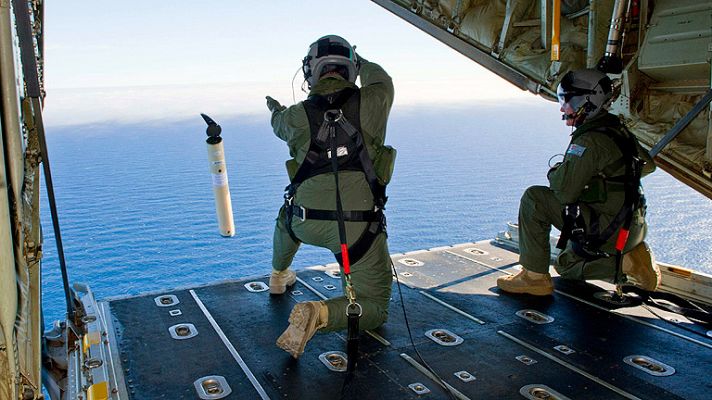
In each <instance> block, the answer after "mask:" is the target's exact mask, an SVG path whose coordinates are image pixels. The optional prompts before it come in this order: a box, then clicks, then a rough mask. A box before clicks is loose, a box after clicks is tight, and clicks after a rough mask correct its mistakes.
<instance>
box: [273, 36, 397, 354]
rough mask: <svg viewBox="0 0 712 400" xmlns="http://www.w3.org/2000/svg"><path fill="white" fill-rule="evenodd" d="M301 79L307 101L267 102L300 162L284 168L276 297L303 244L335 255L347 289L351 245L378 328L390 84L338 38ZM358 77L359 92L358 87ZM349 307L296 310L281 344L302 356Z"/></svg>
mask: <svg viewBox="0 0 712 400" xmlns="http://www.w3.org/2000/svg"><path fill="white" fill-rule="evenodd" d="M303 72H304V78H305V80H306V81H307V83H308V84H309V88H310V92H309V96H308V98H307V100H305V101H302V102H299V103H297V104H295V105H293V106H291V107H284V106H282V105H281V104H279V102H277V101H276V100H274V99H272V98H271V97H269V96H268V97H267V107H268V108H269V109H270V111H271V112H272V127H273V129H274V133H275V134H276V135H277V136H278V137H279V138H280V139H282V140H284V141H285V142H287V145H288V146H289V152H290V155H291V156H292V157H294V158H293V159H291V160H289V161H287V171H288V174H289V177H290V181H291V184H290V185H289V186H288V187H287V189H286V191H287V192H286V194H285V204H284V206H283V207H282V208H281V209H280V211H279V216H278V217H277V223H276V226H275V230H274V248H273V256H272V268H273V271H272V275H271V277H270V282H269V287H270V292H271V293H272V294H282V293H284V292H285V291H286V289H287V287H288V286H291V285H293V284H294V283H295V280H296V273H295V272H294V271H292V270H290V269H289V266H290V264H291V263H292V259H293V258H294V255H295V254H296V252H297V250H298V249H299V245H300V243H301V242H304V243H307V244H311V245H315V246H319V247H324V248H327V249H329V250H331V252H332V253H334V255H335V256H336V258H337V261H339V263H340V264H341V273H342V274H341V277H342V286H343V287H344V289H345V291H346V290H347V287H346V285H347V282H346V279H345V276H344V265H343V264H344V263H342V261H345V259H344V258H343V257H342V250H343V249H345V248H346V247H345V246H343V245H342V244H344V241H345V242H346V244H347V246H348V247H347V248H348V252H347V256H348V258H349V260H348V261H350V263H349V264H350V268H351V274H350V283H351V287H352V288H353V292H351V293H355V300H356V302H357V303H358V304H359V305H360V306H361V310H362V314H361V317H360V321H359V326H360V329H362V330H368V329H373V328H376V327H379V326H380V325H381V324H383V323H384V322H385V321H386V318H387V317H388V302H389V299H390V295H391V283H392V274H391V269H390V264H391V261H390V255H389V252H388V245H387V243H386V231H385V227H386V226H385V217H384V215H383V208H384V205H385V201H386V196H385V185H386V184H387V183H388V181H389V180H390V176H391V173H392V171H393V162H394V158H395V150H394V149H393V148H391V147H390V146H384V139H385V135H386V122H387V119H388V114H389V112H390V109H391V105H392V104H393V83H392V81H391V78H390V76H388V74H387V73H386V72H385V71H384V70H383V69H382V68H381V67H380V66H378V65H377V64H374V63H371V62H368V61H366V60H364V59H363V58H361V57H359V56H358V55H356V54H355V52H354V50H353V48H352V47H351V45H350V44H349V43H348V42H347V41H346V40H344V39H343V38H341V37H339V36H335V35H329V36H324V37H322V38H320V39H319V40H317V41H316V42H314V43H313V44H312V45H311V46H310V48H309V52H308V54H307V56H306V57H305V58H304V60H303ZM359 74H360V76H361V86H362V87H361V88H359V87H358V86H356V84H355V81H356V76H357V75H359ZM332 149H335V150H336V151H332ZM333 153H336V161H334V160H333V159H332V156H333V155H334V154H333ZM335 171H338V172H335ZM337 179H338V187H337ZM337 203H338V204H340V206H337ZM339 208H341V210H339ZM339 217H341V218H342V219H341V222H339ZM340 225H341V226H342V227H343V228H345V229H343V230H342V232H340V229H339V226H340ZM348 290H350V288H348ZM348 304H349V299H348V298H347V297H346V296H341V297H337V298H333V299H329V300H326V301H309V302H301V303H298V304H296V305H295V306H294V309H293V310H292V313H291V315H290V316H289V322H290V325H289V327H288V328H287V329H286V330H285V331H284V333H282V335H281V336H280V337H279V338H278V339H277V345H278V346H279V347H280V348H282V349H284V350H285V351H287V352H289V353H290V354H291V355H292V356H293V357H294V358H298V357H299V356H300V355H301V354H302V353H303V352H304V347H305V346H306V343H307V341H308V340H309V339H311V337H312V336H313V335H314V333H315V332H316V331H317V330H318V331H320V332H329V331H337V330H343V329H346V327H347V316H346V307H347V305H348Z"/></svg>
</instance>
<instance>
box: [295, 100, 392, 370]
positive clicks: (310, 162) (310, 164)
mask: <svg viewBox="0 0 712 400" xmlns="http://www.w3.org/2000/svg"><path fill="white" fill-rule="evenodd" d="M303 104H304V108H305V110H306V113H307V117H308V119H309V125H310V131H311V142H310V144H309V150H308V152H307V155H306V157H305V158H304V162H302V164H301V165H300V167H299V169H298V170H297V172H296V174H295V175H294V178H292V181H291V183H290V185H289V186H287V187H286V188H285V195H284V208H285V212H286V217H287V223H286V226H287V231H288V232H289V235H290V236H291V237H292V239H293V240H294V241H296V242H299V241H300V240H299V238H297V236H296V235H295V234H294V231H293V230H292V220H293V219H294V218H295V217H296V218H299V219H301V220H302V221H305V220H307V219H312V220H323V221H337V223H338V228H339V240H340V243H341V252H339V253H335V254H334V256H335V257H336V260H337V262H338V263H339V264H340V265H341V266H342V267H343V269H344V278H345V281H346V287H345V294H346V297H347V299H348V300H349V304H348V306H347V307H346V316H347V318H348V333H347V346H346V348H347V360H348V362H347V372H349V373H353V372H354V370H355V367H356V360H357V357H358V331H359V328H358V322H359V317H360V316H361V314H362V308H361V305H360V304H358V303H357V302H356V295H355V291H354V288H353V285H352V284H351V264H355V263H356V262H358V261H359V260H360V259H361V258H362V257H363V256H364V255H365V254H366V252H367V251H368V249H369V248H370V247H371V245H372V244H373V241H374V240H375V239H376V236H378V234H380V233H381V232H386V218H385V216H384V214H383V210H384V206H385V204H386V201H387V197H386V187H385V185H381V184H380V183H379V181H378V178H377V176H376V171H375V169H374V166H373V162H372V161H371V158H370V157H369V155H368V150H367V149H366V146H365V144H364V140H363V134H362V133H361V126H360V118H359V108H360V92H359V90H358V89H354V88H346V89H344V90H341V91H340V92H336V93H334V94H331V95H328V96H319V95H312V96H309V98H308V99H307V100H305V101H304V102H303ZM352 121H353V122H352ZM339 171H362V172H363V173H364V174H365V176H366V181H367V182H368V185H369V187H370V189H371V193H372V194H373V204H374V207H373V210H366V211H344V210H343V207H342V204H341V193H340V190H339ZM325 173H332V174H333V175H334V182H335V187H336V210H335V211H334V210H316V209H309V208H305V207H303V206H299V205H296V204H294V197H295V194H296V192H297V188H298V187H299V185H300V184H301V183H302V182H304V181H305V180H307V179H309V178H311V177H313V176H317V175H321V174H325ZM345 221H354V222H368V226H367V228H366V229H365V230H364V232H363V233H362V234H361V236H360V237H359V238H358V240H356V242H355V243H354V244H353V245H352V246H348V243H347V240H346V226H345Z"/></svg>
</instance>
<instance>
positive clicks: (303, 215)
mask: <svg viewBox="0 0 712 400" xmlns="http://www.w3.org/2000/svg"><path fill="white" fill-rule="evenodd" d="M294 207H299V210H300V211H301V212H302V215H299V214H297V217H299V219H300V220H301V221H302V222H304V221H306V219H307V209H306V208H304V206H294Z"/></svg>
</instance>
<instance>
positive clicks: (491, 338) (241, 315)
mask: <svg viewBox="0 0 712 400" xmlns="http://www.w3.org/2000/svg"><path fill="white" fill-rule="evenodd" d="M392 258H393V261H394V263H395V266H396V268H397V272H398V278H399V280H400V282H401V290H402V297H403V300H404V302H405V309H406V311H407V318H408V322H409V326H410V330H411V332H412V336H413V340H414V342H415V345H416V347H417V349H418V351H419V353H420V354H421V355H422V357H423V359H424V360H425V361H426V363H427V364H428V365H429V366H430V367H431V368H432V369H433V370H434V371H435V372H436V373H437V374H438V375H439V376H440V378H442V381H444V382H445V383H446V384H447V385H449V386H450V387H451V388H452V389H454V390H453V393H454V396H455V398H461V399H464V398H470V399H484V398H491V399H495V398H496V399H521V398H529V399H543V398H546V399H557V398H558V399H618V398H627V399H706V398H709V397H708V396H709V393H710V392H711V391H712V381H711V380H710V378H709V371H710V370H711V369H712V337H709V336H707V334H708V332H706V331H705V329H703V328H702V327H700V325H695V324H690V323H687V320H686V319H685V318H684V317H683V316H680V315H674V314H672V313H670V312H666V311H656V312H655V314H653V313H651V312H650V311H649V308H647V307H645V306H644V305H641V304H640V303H641V301H640V300H639V299H635V298H633V299H632V303H633V304H631V305H629V306H628V307H625V308H621V307H620V306H617V305H613V304H612V303H609V302H608V301H606V299H605V296H601V294H602V293H603V294H605V291H604V290H603V288H610V287H608V286H606V285H605V284H601V285H598V286H597V285H593V284H590V283H589V284H584V283H574V282H566V281H564V280H561V279H558V278H555V286H556V289H557V290H556V293H555V295H554V296H550V297H547V298H535V297H532V296H528V295H518V296H517V295H508V294H504V293H502V292H500V291H499V290H498V289H497V288H496V284H495V281H496V279H497V278H498V277H499V276H502V275H503V274H508V273H512V272H513V271H516V260H517V254H516V253H514V252H512V251H510V250H508V249H506V248H504V247H502V246H499V245H498V244H497V242H495V241H492V242H490V241H482V242H477V243H466V244H461V245H456V246H448V247H442V248H435V249H430V250H422V251H415V252H410V253H406V254H395V255H393V257H392ZM298 278H299V279H298V281H297V283H296V285H295V286H294V287H292V288H291V289H289V290H288V291H287V293H286V294H285V295H283V296H271V295H270V294H269V291H268V290H266V287H267V286H266V284H267V282H268V277H266V276H261V277H258V278H255V279H244V280H238V281H230V282H222V283H218V284H213V285H209V286H200V287H195V288H192V289H179V290H173V291H168V292H162V293H154V294H150V295H141V296H137V297H130V298H122V299H113V300H109V301H107V302H101V303H99V312H101V313H102V314H104V316H105V317H107V321H108V324H106V325H105V329H106V330H107V331H108V332H107V333H108V338H109V340H108V342H109V343H110V344H109V345H107V346H109V347H110V355H111V358H112V359H113V362H112V364H114V365H115V366H116V368H114V369H113V371H112V375H113V378H112V379H110V380H109V381H110V386H111V387H112V388H113V389H114V390H113V397H112V398H121V399H162V398H164V399H182V398H185V399H195V398H204V399H219V398H227V399H237V398H240V399H247V398H255V399H259V398H263V399H266V398H270V399H285V398H293V399H322V398H323V399H337V398H360V399H377V398H381V399H396V398H398V399H401V398H402V399H446V398H450V397H449V395H448V394H447V393H446V392H445V391H444V390H443V389H442V387H441V386H440V383H438V382H437V380H436V379H434V378H433V377H432V375H430V373H429V372H427V371H426V369H425V368H424V367H423V366H422V362H421V360H419V358H418V356H417V354H416V353H415V352H414V350H413V348H412V346H411V343H410V339H409V336H408V330H407V328H406V324H405V320H404V316H403V310H402V303H401V299H400V296H399V291H398V287H397V285H396V282H395V280H394V286H393V295H392V300H391V306H390V313H389V319H388V322H387V323H386V324H385V325H384V326H383V327H381V328H379V329H378V330H376V331H374V332H364V333H363V334H362V335H361V341H360V348H359V351H360V357H359V361H358V366H357V371H356V373H355V375H354V378H353V380H351V381H350V383H349V385H348V386H347V387H346V391H345V392H344V393H345V394H344V395H343V396H342V389H344V387H343V386H344V379H345V377H346V373H345V372H342V371H340V369H344V367H345V365H346V364H345V362H344V359H343V358H341V357H342V356H343V355H344V354H343V352H345V344H346V341H345V337H346V334H345V332H344V333H341V334H337V333H329V334H317V335H316V336H314V338H313V339H312V340H311V341H310V342H309V343H308V345H307V348H306V351H305V353H304V354H303V355H302V357H301V358H300V359H299V360H294V359H292V358H291V357H290V356H289V355H288V354H287V353H285V352H284V351H282V350H280V349H279V348H277V347H276V346H275V344H274V343H275V339H276V338H277V337H278V336H279V334H280V333H281V332H282V331H283V330H284V329H285V328H286V326H287V319H288V316H289V313H290V311H291V309H292V307H293V306H294V304H295V303H297V302H299V301H307V300H319V299H323V298H328V297H334V296H339V295H340V294H341V288H340V285H341V280H340V279H341V278H340V276H339V274H338V266H337V265H335V264H334V265H327V266H317V267H312V268H308V269H306V270H303V271H299V274H298ZM636 304H637V305H636ZM662 318H665V319H668V320H674V321H676V322H670V321H665V320H663V319H662ZM339 352H342V353H341V354H340V353H339ZM112 381H113V382H112ZM349 396H351V397H349ZM547 396H549V397H547Z"/></svg>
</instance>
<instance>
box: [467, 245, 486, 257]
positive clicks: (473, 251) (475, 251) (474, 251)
mask: <svg viewBox="0 0 712 400" xmlns="http://www.w3.org/2000/svg"><path fill="white" fill-rule="evenodd" d="M464 251H465V253H470V254H472V255H475V256H486V255H487V254H489V253H487V252H486V251H484V250H481V249H478V248H477V247H468V248H466V249H465V250H464Z"/></svg>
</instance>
